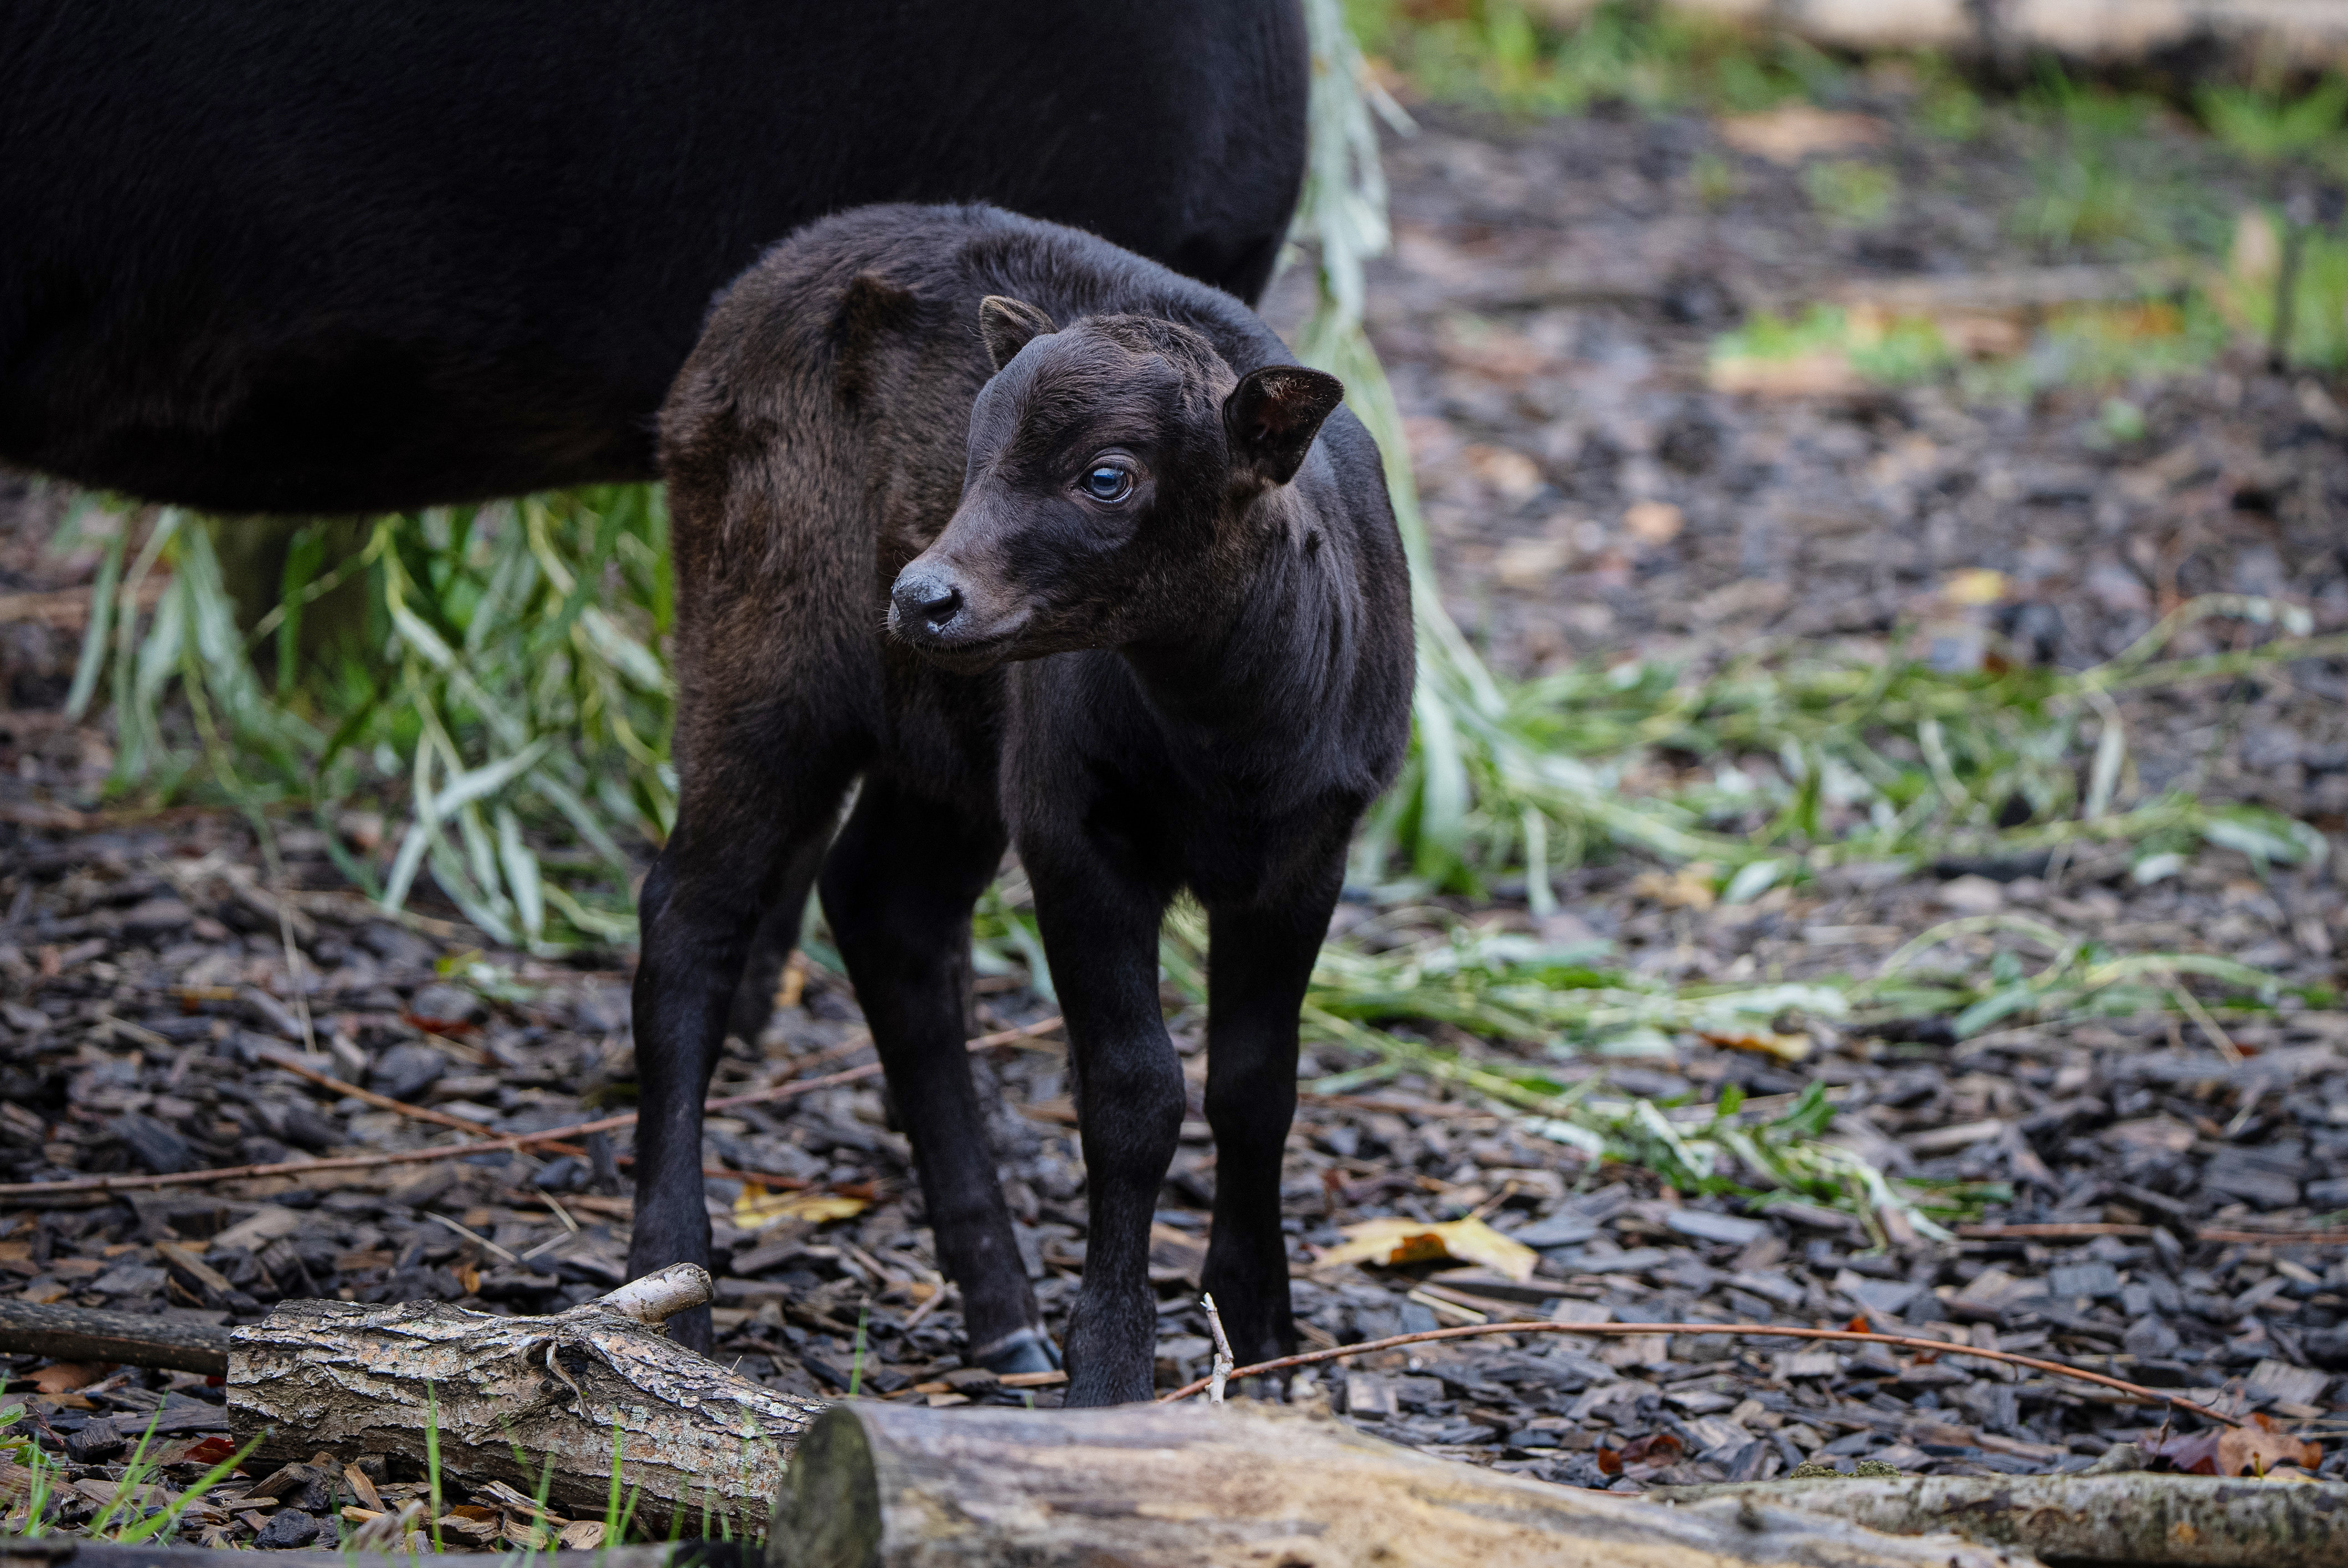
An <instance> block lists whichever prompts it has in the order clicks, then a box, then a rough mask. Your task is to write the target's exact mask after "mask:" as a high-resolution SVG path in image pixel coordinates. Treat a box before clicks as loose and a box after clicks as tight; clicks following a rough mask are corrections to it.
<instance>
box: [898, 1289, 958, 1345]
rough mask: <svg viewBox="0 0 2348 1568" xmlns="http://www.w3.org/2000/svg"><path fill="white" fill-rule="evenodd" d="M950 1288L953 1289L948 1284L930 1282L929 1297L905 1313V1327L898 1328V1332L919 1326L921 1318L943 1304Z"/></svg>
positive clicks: (905, 1331) (907, 1331)
mask: <svg viewBox="0 0 2348 1568" xmlns="http://www.w3.org/2000/svg"><path fill="white" fill-rule="evenodd" d="M952 1289H953V1286H952V1285H950V1284H937V1283H935V1282H932V1288H931V1291H930V1295H929V1299H928V1300H926V1301H923V1302H922V1303H921V1304H920V1305H919V1306H917V1307H914V1308H913V1310H912V1311H911V1312H909V1313H907V1314H906V1315H905V1327H903V1328H902V1329H901V1330H899V1332H900V1333H911V1331H912V1330H913V1329H914V1328H917V1327H920V1326H921V1321H922V1318H924V1317H928V1316H929V1315H930V1314H931V1313H932V1312H935V1311H936V1310H937V1309H938V1308H939V1307H942V1306H944V1305H945V1299H946V1292H948V1291H950V1290H952Z"/></svg>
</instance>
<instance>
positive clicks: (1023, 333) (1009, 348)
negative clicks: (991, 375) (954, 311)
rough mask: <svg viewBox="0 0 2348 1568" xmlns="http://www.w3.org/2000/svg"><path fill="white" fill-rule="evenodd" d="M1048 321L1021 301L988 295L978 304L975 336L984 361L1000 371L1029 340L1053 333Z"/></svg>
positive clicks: (1052, 326)
mask: <svg viewBox="0 0 2348 1568" xmlns="http://www.w3.org/2000/svg"><path fill="white" fill-rule="evenodd" d="M1059 330H1060V329H1059V328H1057V327H1056V326H1054V325H1053V324H1052V318H1051V317H1049V316H1047V315H1045V313H1043V312H1042V311H1039V310H1037V309H1036V308H1035V306H1033V305H1031V304H1029V303H1028V302H1026V301H1025V300H1014V299H1013V298H1011V297H1010V296H1009V295H1007V294H989V295H987V296H986V298H984V299H983V300H981V301H979V302H978V335H979V336H980V337H982V338H983V339H985V340H986V357H987V358H988V359H990V360H993V361H994V368H995V369H997V370H1001V369H1002V368H1003V367H1004V365H1006V364H1010V363H1011V356H1012V355H1013V354H1017V353H1018V352H1019V351H1020V350H1021V349H1023V348H1025V347H1026V346H1027V344H1028V343H1029V341H1030V340H1032V339H1035V338H1039V337H1042V336H1044V335H1045V333H1056V332H1057V331H1059Z"/></svg>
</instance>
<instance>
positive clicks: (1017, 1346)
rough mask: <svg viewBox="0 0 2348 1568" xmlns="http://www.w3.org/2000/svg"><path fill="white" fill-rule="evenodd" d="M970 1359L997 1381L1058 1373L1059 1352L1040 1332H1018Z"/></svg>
mask: <svg viewBox="0 0 2348 1568" xmlns="http://www.w3.org/2000/svg"><path fill="white" fill-rule="evenodd" d="M971 1359H972V1360H973V1362H975V1363H976V1364H977V1365H979V1366H981V1367H983V1368H986V1369H987V1370H988V1371H990V1372H992V1373H994V1375H995V1376H996V1377H998V1378H1007V1377H1010V1376H1012V1375H1013V1374H1014V1373H1019V1372H1056V1371H1058V1370H1059V1369H1060V1348H1059V1347H1058V1346H1057V1345H1055V1344H1053V1343H1052V1338H1051V1336H1050V1335H1048V1334H1045V1332H1044V1331H1043V1330H1042V1329H1040V1328H1022V1329H1020V1330H1019V1331H1018V1332H1017V1333H1015V1334H1006V1335H1004V1337H1002V1338H1000V1339H997V1340H996V1341H995V1342H994V1344H992V1345H989V1346H987V1347H986V1348H984V1349H983V1350H974V1351H973V1352H972V1353H971Z"/></svg>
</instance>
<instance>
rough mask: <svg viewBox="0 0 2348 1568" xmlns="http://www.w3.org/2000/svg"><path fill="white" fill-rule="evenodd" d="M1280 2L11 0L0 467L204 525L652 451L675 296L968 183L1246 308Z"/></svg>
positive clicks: (5, 28) (1278, 184) (1286, 43)
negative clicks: (203, 512) (812, 226)
mask: <svg viewBox="0 0 2348 1568" xmlns="http://www.w3.org/2000/svg"><path fill="white" fill-rule="evenodd" d="M1305 77H1306V57H1305V45H1304V36H1303V22H1302V19H1301V15H1300V13H1299V11H1298V7H1297V5H1296V3H1295V0H1185V3H1184V4H1181V5H1164V4H1154V3H1150V0H1023V3H1022V4H1020V5H971V4H969V3H968V0H893V3H891V4H889V5H839V4H836V3H832V0H670V3H668V4H661V5H655V4H651V3H649V0H602V3H595V4H577V3H575V0H510V3H508V4H502V5H492V6H481V5H469V4H465V3H463V0H366V3H363V4H359V5H297V4H287V3H282V0H281V3H271V0H15V3H14V4H11V5H6V6H0V213H5V215H6V229H7V242H6V243H5V245H0V459H5V461H8V462H11V463H15V464H19V465H23V466H27V467H31V468H36V469H42V470H46V471H47V472H49V473H53V474H57V475H61V476H63V477H67V478H69V479H72V480H75V481H77V482H78V483H81V484H85V485H90V486H96V487H105V488H109V489H114V490H119V491H124V492H127V493H129V494H131V495H136V496H140V497H147V498H150V499H155V500H166V501H176V502H183V503H188V504H191V505H195V506H200V507H207V508H210V509H211V510H214V511H223V512H329V513H332V512H354V511H367V510H376V509H385V508H393V507H413V506H419V505H425V504H428V503H434V502H442V501H453V500H462V499H469V498H479V497H494V496H500V495H510V494H516V493H519V492H521V491H526V490H532V489H541V488H545V487H552V486H560V485H570V484H578V483H582V482H586V481H591V480H612V479H641V478H649V477H651V476H652V472H653V429H652V425H653V415H654V411H655V410H656V409H657V408H658V407H659V405H660V401H661V398H662V396H663V395H664V393H665V392H666V391H667V389H668V384H669V381H670V379H671V377H673V376H674V375H675V372H676V368H677V366H678V365H679V364H682V363H683V362H684V359H685V353H686V351H687V350H688V349H689V348H691V347H692V345H693V342H694V337H695V333H697V332H698V331H699V329H700V325H701V321H702V316H703V313H704V312H705V310H706V308H707V306H708V304H709V302H710V300H711V297H712V296H713V295H714V294H715V293H716V292H717V291H718V290H719V289H721V288H722V287H724V286H725V284H726V282H728V281H729V280H730V279H732V278H733V277H734V275H735V274H736V273H737V272H740V271H741V270H742V269H743V268H744V267H746V266H747V265H748V264H749V263H750V261H752V259H753V258H755V257H756V256H757V254H758V253H759V252H760V251H762V250H764V249H765V248H766V247H767V245H770V244H772V243H773V242H774V241H777V240H778V239H780V238H781V237H782V236H783V235H784V234H786V233H788V232H789V231H791V230H792V229H794V228H796V227H798V225H799V224H801V223H803V222H805V221H807V220H809V219H811V218H814V217H817V216H819V215H820V214H823V213H826V212H830V211H835V210H839V209H841V208H844V207H850V206H855V205H859V204H860V203H865V202H871V201H886V200H986V201H991V202H994V203H996V204H998V205H1000V206H1003V207H1006V208H1009V209H1012V210H1015V211H1021V212H1025V213H1029V214H1031V215H1033V216H1035V217H1040V218H1047V219H1052V220H1057V221H1060V222H1065V223H1068V224H1071V225H1074V226H1076V227H1079V228H1083V229H1087V230H1090V231H1094V232H1096V233H1098V234H1100V235H1102V236H1104V237H1105V238H1107V239H1109V240H1112V241H1116V242H1117V243H1118V244H1120V245H1123V246H1126V247H1127V248H1128V249H1130V250H1134V251H1139V252H1141V253H1142V254H1143V255H1146V256H1148V257H1151V258H1152V259H1154V260H1157V261H1162V262H1164V263H1166V264H1167V265H1169V266H1171V267H1173V268H1175V269H1176V270H1177V271H1179V272H1185V273H1188V274H1189V275H1190V276H1192V277H1195V278H1198V279H1200V281H1202V282H1210V283H1213V284H1216V285H1217V286H1219V287H1221V288H1224V289H1227V290H1229V291H1231V292H1234V293H1237V294H1239V295H1240V296H1241V297H1242V298H1246V299H1252V298H1253V297H1254V295H1255V294H1256V293H1257V292H1258V291H1260V290H1261V289H1262V286H1263V283H1264V281H1265V279H1266V278H1267V277H1268V276H1269V274H1270V272H1271V268H1272V259H1273V256H1274V254H1275V253H1276V251H1277V249H1278V246H1279V243H1280V240H1281V237H1282V232H1283V231H1284V229H1285V227H1286V225H1287V221H1288V218H1289V214H1290V212H1291V211H1292V209H1293V207H1294V205H1295V200H1296V194H1297V189H1298V182H1299V179H1300V178H1301V174H1302V170H1303V155H1304V96H1305Z"/></svg>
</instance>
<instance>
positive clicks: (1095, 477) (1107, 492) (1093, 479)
mask: <svg viewBox="0 0 2348 1568" xmlns="http://www.w3.org/2000/svg"><path fill="white" fill-rule="evenodd" d="M1077 482H1078V483H1079V484H1081V485H1082V486H1083V487H1084V491H1085V494H1086V495H1087V496H1090V497H1092V498H1093V499H1094V500H1096V501H1122V500H1124V499H1125V498H1126V497H1128V496H1129V495H1131V494H1132V493H1133V476H1132V475H1130V474H1128V473H1127V472H1126V471H1125V470H1124V469H1122V468H1118V467H1115V466H1111V465H1109V464H1107V463H1104V464H1102V465H1100V466H1098V467H1097V468H1090V469H1087V470H1086V472H1085V477H1083V478H1082V479H1081V480H1079V481H1077Z"/></svg>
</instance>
